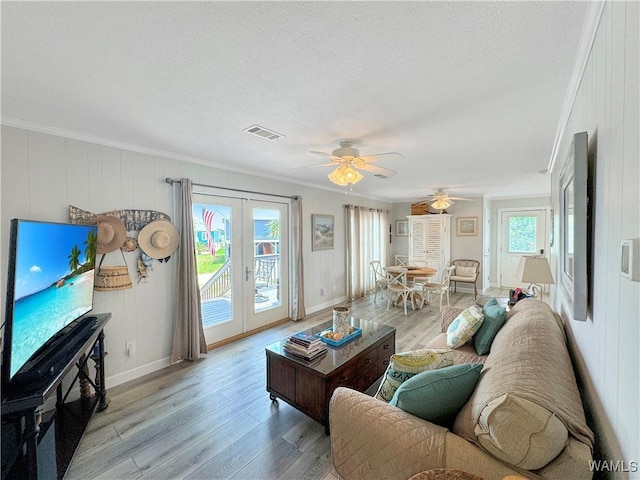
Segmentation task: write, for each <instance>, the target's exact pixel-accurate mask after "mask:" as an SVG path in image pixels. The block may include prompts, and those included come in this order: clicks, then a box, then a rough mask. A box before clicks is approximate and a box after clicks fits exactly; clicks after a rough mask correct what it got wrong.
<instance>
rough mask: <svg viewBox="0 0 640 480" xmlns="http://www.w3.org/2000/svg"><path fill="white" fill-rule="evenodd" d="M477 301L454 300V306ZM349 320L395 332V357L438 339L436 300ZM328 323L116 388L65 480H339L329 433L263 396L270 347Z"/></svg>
mask: <svg viewBox="0 0 640 480" xmlns="http://www.w3.org/2000/svg"><path fill="white" fill-rule="evenodd" d="M472 303H473V295H470V294H465V293H457V294H455V295H452V296H451V304H452V305H460V306H468V305H471V304H472ZM348 306H349V307H350V308H351V312H352V315H353V316H356V317H360V318H367V319H371V320H375V321H377V322H380V323H385V324H387V325H392V326H394V327H396V330H397V331H396V351H397V352H401V351H407V350H413V349H417V348H422V347H424V346H425V345H426V344H427V343H428V342H429V341H430V340H431V339H432V338H434V337H435V336H436V335H437V334H438V333H439V331H440V326H439V322H440V312H439V308H438V305H437V302H436V304H435V305H433V306H425V307H424V308H423V309H422V310H417V311H413V310H411V309H410V308H409V310H408V315H406V316H405V315H404V313H403V309H402V308H400V307H393V306H392V307H391V309H390V311H389V312H387V311H386V298H383V299H381V298H380V294H379V295H378V300H377V303H374V302H373V295H369V296H367V297H365V298H363V299H359V300H357V301H355V302H352V303H349V304H348ZM329 319H331V310H327V311H324V312H319V313H316V314H314V315H311V316H309V317H307V318H306V319H305V320H303V321H300V322H288V323H286V324H283V325H280V326H278V327H274V328H272V329H269V330H266V331H264V332H261V333H258V334H256V335H253V336H251V337H248V338H245V339H242V340H239V341H237V342H234V343H232V344H229V345H225V346H223V347H220V348H217V349H215V350H212V351H210V352H209V355H208V356H207V357H206V358H205V359H202V360H200V361H198V362H195V363H191V362H182V363H180V364H177V365H174V366H172V367H168V368H166V369H163V370H161V371H159V372H156V373H154V374H152V375H148V376H146V377H143V378H140V379H137V380H135V381H132V382H129V383H127V384H123V385H119V386H117V387H115V388H113V389H110V390H109V392H108V396H109V398H110V399H111V404H110V405H109V408H108V409H107V410H105V411H104V412H100V413H95V414H94V415H93V417H92V419H91V422H90V424H89V426H88V429H87V432H86V433H85V436H84V438H83V440H82V443H81V445H80V447H79V450H78V452H77V453H76V456H75V458H74V460H73V462H72V464H71V466H70V468H69V471H68V472H67V476H66V477H65V478H66V479H67V480H76V479H78V480H87V479H109V480H112V479H120V478H131V479H136V478H142V479H153V480H161V479H171V480H174V479H183V478H184V479H207V480H209V479H217V478H235V479H247V480H249V479H251V480H256V479H295V480H302V479H331V480H333V479H336V478H337V474H336V472H335V471H334V469H333V466H332V464H331V446H330V442H329V437H327V436H325V434H324V427H322V425H320V424H319V423H317V422H315V421H314V420H311V419H310V418H308V417H307V416H306V415H304V414H302V413H300V412H298V411H297V410H295V409H294V408H293V407H291V406H289V405H288V404H286V403H285V402H283V401H278V402H271V401H270V400H269V395H268V394H267V392H266V373H265V353H264V348H265V346H266V345H269V344H270V343H273V342H275V341H277V340H280V339H282V338H285V337H287V336H289V335H290V334H292V333H294V332H296V331H299V330H303V329H306V328H310V327H312V326H315V325H316V324H318V323H321V322H323V321H326V320H329Z"/></svg>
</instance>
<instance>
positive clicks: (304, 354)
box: [284, 333, 327, 361]
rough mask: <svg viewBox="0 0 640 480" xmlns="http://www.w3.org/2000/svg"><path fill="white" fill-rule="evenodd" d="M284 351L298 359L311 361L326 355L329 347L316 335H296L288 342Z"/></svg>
mask: <svg viewBox="0 0 640 480" xmlns="http://www.w3.org/2000/svg"><path fill="white" fill-rule="evenodd" d="M284 350H285V352H287V353H289V354H291V355H294V356H296V357H298V358H302V359H303V360H309V361H311V360H315V359H316V358H318V357H321V356H322V355H324V354H325V353H326V352H327V345H326V344H325V343H324V342H323V341H322V340H320V337H316V336H315V335H308V334H306V333H296V334H294V335H292V336H291V337H290V338H289V339H288V340H287V341H286V343H285V344H284Z"/></svg>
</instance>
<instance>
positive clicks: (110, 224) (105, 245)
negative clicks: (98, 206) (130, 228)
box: [90, 215, 127, 254]
mask: <svg viewBox="0 0 640 480" xmlns="http://www.w3.org/2000/svg"><path fill="white" fill-rule="evenodd" d="M90 223H92V224H96V225H98V234H97V236H96V237H97V238H96V244H97V248H96V252H97V253H100V254H104V253H109V252H113V251H115V250H117V249H119V248H120V247H121V246H122V244H123V243H124V241H125V240H126V239H127V231H126V229H125V228H124V223H122V220H120V219H119V218H117V217H113V216H111V215H103V216H101V217H95V218H92V219H91V221H90Z"/></svg>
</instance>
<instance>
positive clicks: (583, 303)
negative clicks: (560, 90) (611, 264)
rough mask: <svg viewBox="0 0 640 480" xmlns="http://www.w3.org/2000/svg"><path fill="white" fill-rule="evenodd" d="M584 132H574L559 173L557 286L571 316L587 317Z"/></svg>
mask: <svg viewBox="0 0 640 480" xmlns="http://www.w3.org/2000/svg"><path fill="white" fill-rule="evenodd" d="M587 143H588V142H587V132H582V133H576V134H575V135H574V136H573V143H572V145H571V150H570V151H569V155H568V157H567V161H566V163H565V166H564V169H563V170H562V174H561V175H560V189H559V196H560V198H559V199H558V200H559V203H560V242H561V243H560V245H559V247H560V282H559V283H560V288H561V290H562V294H563V298H564V300H565V303H566V306H567V307H568V309H569V312H570V314H571V316H572V318H573V319H574V320H580V321H585V320H586V319H587V302H588V289H589V284H588V273H587V261H588V252H587V221H588V213H587V208H588V204H587V180H588V164H587Z"/></svg>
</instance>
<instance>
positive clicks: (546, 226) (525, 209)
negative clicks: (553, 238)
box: [496, 206, 551, 288]
mask: <svg viewBox="0 0 640 480" xmlns="http://www.w3.org/2000/svg"><path fill="white" fill-rule="evenodd" d="M539 210H544V212H545V221H544V239H545V240H544V256H545V257H547V258H549V248H550V246H549V216H550V214H551V207H549V206H538V207H507V208H499V209H498V230H497V232H496V235H497V236H498V249H497V252H496V253H497V255H496V256H497V257H498V259H497V260H498V261H497V270H496V274H497V277H498V278H497V279H496V280H497V282H496V283H497V284H498V288H501V287H502V252H503V248H504V245H503V244H502V243H503V239H504V235H503V233H504V232H503V228H504V225H502V214H503V213H508V212H529V211H539Z"/></svg>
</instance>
